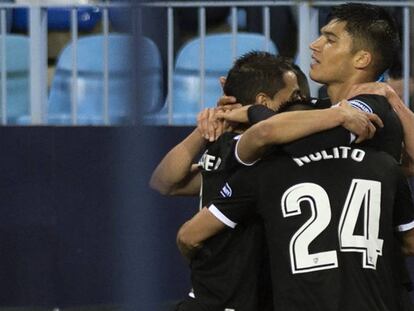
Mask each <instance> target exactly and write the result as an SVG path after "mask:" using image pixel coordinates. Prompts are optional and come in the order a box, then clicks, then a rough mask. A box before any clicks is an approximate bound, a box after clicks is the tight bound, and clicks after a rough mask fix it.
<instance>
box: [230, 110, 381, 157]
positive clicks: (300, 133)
mask: <svg viewBox="0 0 414 311" xmlns="http://www.w3.org/2000/svg"><path fill="white" fill-rule="evenodd" d="M371 121H372V122H375V123H376V124H378V125H380V126H382V122H381V120H380V119H379V118H378V116H376V115H375V114H369V113H365V112H361V111H358V110H356V109H353V108H351V107H349V106H348V105H347V104H346V103H345V102H344V103H341V105H340V106H338V107H334V108H330V109H321V110H319V109H317V110H307V111H292V112H285V113H280V114H277V115H275V116H273V117H271V118H269V119H267V120H265V121H263V122H259V123H257V124H256V125H254V126H252V127H251V128H249V129H248V130H247V131H246V132H245V133H244V134H243V135H242V136H241V138H240V140H239V142H238V143H237V146H236V155H237V157H238V158H239V160H240V161H241V162H242V163H245V164H251V163H254V162H255V161H257V160H258V159H260V158H261V157H262V155H263V154H264V153H265V151H266V150H267V148H268V147H269V146H270V145H274V144H286V143H289V142H292V141H294V140H297V139H299V138H302V137H305V136H308V135H311V134H313V133H317V132H321V131H324V130H327V129H332V128H334V127H337V126H343V127H344V128H347V129H349V130H350V131H351V132H359V133H360V134H359V138H358V139H359V140H363V139H366V138H370V137H372V135H373V134H374V133H375V126H374V125H373V124H372V123H371ZM344 131H345V133H347V131H346V130H344ZM347 137H348V138H346V139H347V140H348V141H346V142H345V143H346V144H349V143H350V141H349V132H348V135H347ZM321 141H323V139H321ZM336 143H337V144H341V142H336ZM305 145H307V144H305Z"/></svg>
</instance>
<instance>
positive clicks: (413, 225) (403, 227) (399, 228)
mask: <svg viewBox="0 0 414 311" xmlns="http://www.w3.org/2000/svg"><path fill="white" fill-rule="evenodd" d="M412 228H414V220H413V221H412V222H410V223H408V224H403V225H399V226H397V231H399V232H404V231H408V230H411V229H412Z"/></svg>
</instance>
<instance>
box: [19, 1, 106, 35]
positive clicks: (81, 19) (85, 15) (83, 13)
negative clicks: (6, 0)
mask: <svg viewBox="0 0 414 311" xmlns="http://www.w3.org/2000/svg"><path fill="white" fill-rule="evenodd" d="M47 12H48V14H47V26H48V29H49V30H56V31H65V30H69V29H70V23H71V22H70V20H71V9H70V8H49V9H47ZM101 15H102V14H101V11H100V10H99V8H95V7H82V8H78V30H79V31H91V30H92V29H93V28H94V27H95V25H96V24H97V23H98V22H99V21H100V19H101ZM27 29H28V9H26V8H17V9H14V10H13V30H14V31H27Z"/></svg>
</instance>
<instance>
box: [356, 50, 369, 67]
mask: <svg viewBox="0 0 414 311" xmlns="http://www.w3.org/2000/svg"><path fill="white" fill-rule="evenodd" d="M371 63H372V54H371V53H370V52H368V51H365V50H360V51H358V52H356V53H355V56H354V67H355V68H357V69H364V68H367V67H368V66H369V65H370V64H371Z"/></svg>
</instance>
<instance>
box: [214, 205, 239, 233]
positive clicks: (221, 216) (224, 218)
mask: <svg viewBox="0 0 414 311" xmlns="http://www.w3.org/2000/svg"><path fill="white" fill-rule="evenodd" d="M208 210H209V211H210V212H211V213H212V214H213V215H214V216H216V218H217V219H218V220H220V221H221V222H222V223H223V224H225V225H226V226H227V227H230V228H232V229H234V228H235V227H236V226H237V223H235V222H234V221H232V220H230V219H228V218H227V216H226V215H224V214H223V213H222V212H221V211H220V210H219V209H218V208H217V207H215V206H214V204H211V205H210V206H209V207H208Z"/></svg>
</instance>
